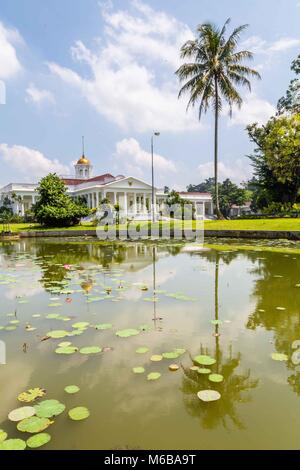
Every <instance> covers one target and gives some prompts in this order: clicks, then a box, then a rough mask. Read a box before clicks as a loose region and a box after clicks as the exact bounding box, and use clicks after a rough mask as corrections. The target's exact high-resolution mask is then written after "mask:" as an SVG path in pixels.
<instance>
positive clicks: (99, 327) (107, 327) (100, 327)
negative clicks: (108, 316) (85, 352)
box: [95, 323, 113, 331]
mask: <svg viewBox="0 0 300 470" xmlns="http://www.w3.org/2000/svg"><path fill="white" fill-rule="evenodd" d="M112 327H113V325H112V324H111V323H100V324H99V325H96V326H95V328H96V330H103V331H104V330H110V329H111V328H112Z"/></svg>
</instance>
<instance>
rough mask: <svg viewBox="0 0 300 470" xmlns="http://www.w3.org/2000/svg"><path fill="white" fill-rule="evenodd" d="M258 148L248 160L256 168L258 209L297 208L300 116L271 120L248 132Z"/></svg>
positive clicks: (254, 199) (299, 181) (254, 182)
mask: <svg viewBox="0 0 300 470" xmlns="http://www.w3.org/2000/svg"><path fill="white" fill-rule="evenodd" d="M247 130H248V134H249V137H250V139H251V141H252V142H254V143H255V144H256V146H257V147H256V149H255V152H254V155H252V156H250V157H249V158H250V159H251V161H252V166H253V167H254V176H255V180H253V181H252V183H253V186H254V188H255V192H254V197H253V204H254V206H255V208H256V209H257V208H258V209H262V208H264V207H268V206H269V205H270V204H271V203H273V202H282V203H291V204H294V203H295V202H297V200H298V198H299V188H300V115H297V114H295V115H292V116H287V115H286V116H280V117H276V118H271V119H270V120H269V121H268V122H267V124H266V125H264V126H262V127H259V125H258V124H252V125H251V126H248V128H247Z"/></svg>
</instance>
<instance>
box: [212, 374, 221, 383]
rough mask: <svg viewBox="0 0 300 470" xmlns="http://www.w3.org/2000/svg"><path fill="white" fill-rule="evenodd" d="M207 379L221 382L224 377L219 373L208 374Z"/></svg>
mask: <svg viewBox="0 0 300 470" xmlns="http://www.w3.org/2000/svg"><path fill="white" fill-rule="evenodd" d="M208 379H209V380H210V381H211V382H215V383H220V382H223V380H224V377H223V375H221V374H210V376H209V377H208Z"/></svg>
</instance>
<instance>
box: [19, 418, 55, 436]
mask: <svg viewBox="0 0 300 470" xmlns="http://www.w3.org/2000/svg"><path fill="white" fill-rule="evenodd" d="M50 424H52V422H51V421H50V420H49V419H48V418H40V417H38V416H32V417H31V418H26V419H23V421H20V422H19V423H18V425H17V429H18V431H21V432H29V433H30V434H36V433H38V432H41V431H44V429H47V428H48V427H49V426H50Z"/></svg>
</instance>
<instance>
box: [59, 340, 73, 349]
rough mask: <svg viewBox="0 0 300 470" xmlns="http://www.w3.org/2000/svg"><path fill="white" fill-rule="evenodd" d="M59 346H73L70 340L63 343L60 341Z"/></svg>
mask: <svg viewBox="0 0 300 470" xmlns="http://www.w3.org/2000/svg"><path fill="white" fill-rule="evenodd" d="M58 346H59V347H60V348H68V347H69V346H72V343H71V342H70V341H64V342H63V343H59V345H58Z"/></svg>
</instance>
